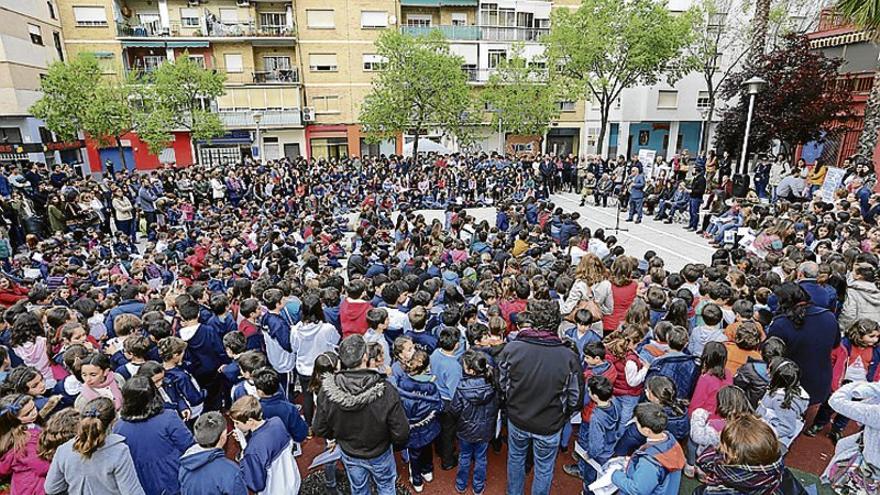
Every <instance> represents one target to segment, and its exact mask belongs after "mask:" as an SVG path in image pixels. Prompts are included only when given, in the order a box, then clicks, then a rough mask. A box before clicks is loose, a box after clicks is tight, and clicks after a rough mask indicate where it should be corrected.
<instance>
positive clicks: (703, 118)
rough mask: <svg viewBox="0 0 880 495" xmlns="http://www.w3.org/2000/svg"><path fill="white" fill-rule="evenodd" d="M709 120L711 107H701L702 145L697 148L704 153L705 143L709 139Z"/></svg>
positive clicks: (700, 152)
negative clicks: (707, 130)
mask: <svg viewBox="0 0 880 495" xmlns="http://www.w3.org/2000/svg"><path fill="white" fill-rule="evenodd" d="M708 120H709V109H708V108H701V109H700V146H699V148H697V150H698V153H699V154H701V155H702V154H703V151H704V150H703V145H704V144H706V143H705V142H706V141H708V139H706V125H707V124H706V121H708Z"/></svg>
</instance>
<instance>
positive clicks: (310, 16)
mask: <svg viewBox="0 0 880 495" xmlns="http://www.w3.org/2000/svg"><path fill="white" fill-rule="evenodd" d="M306 24H307V25H308V26H309V29H335V28H336V20H335V19H334V18H333V11H332V10H306Z"/></svg>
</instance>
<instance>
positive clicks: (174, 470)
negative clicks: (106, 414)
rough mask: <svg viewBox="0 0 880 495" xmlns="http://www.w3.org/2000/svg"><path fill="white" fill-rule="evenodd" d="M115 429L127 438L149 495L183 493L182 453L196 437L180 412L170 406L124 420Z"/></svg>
mask: <svg viewBox="0 0 880 495" xmlns="http://www.w3.org/2000/svg"><path fill="white" fill-rule="evenodd" d="M113 432H114V433H117V434H119V435H122V436H123V437H125V443H126V445H128V449H129V450H130V451H131V458H132V460H133V461H134V469H135V471H137V475H138V479H139V480H140V482H141V486H143V487H144V492H145V493H146V495H168V494H176V493H180V485H179V481H178V472H179V470H180V456H181V454H183V453H184V452H186V449H188V448H189V447H190V446H191V445H192V444H193V437H192V434H191V433H190V432H189V430H188V429H187V428H186V425H184V424H183V421H182V420H181V419H180V417H179V416H178V415H177V413H175V412H174V411H169V410H167V409H166V410H163V411H162V412H161V413H159V414H157V415H156V416H153V417H151V418H148V419H146V420H143V421H129V420H125V419H120V420H119V422H118V423H116V426H114V427H113Z"/></svg>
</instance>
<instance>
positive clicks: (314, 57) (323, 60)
mask: <svg viewBox="0 0 880 495" xmlns="http://www.w3.org/2000/svg"><path fill="white" fill-rule="evenodd" d="M336 68H337V65H336V54H335V53H312V54H310V55H309V70H310V71H312V72H336Z"/></svg>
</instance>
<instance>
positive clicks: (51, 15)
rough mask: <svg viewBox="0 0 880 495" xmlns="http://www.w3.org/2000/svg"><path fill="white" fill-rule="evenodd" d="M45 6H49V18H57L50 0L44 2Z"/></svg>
mask: <svg viewBox="0 0 880 495" xmlns="http://www.w3.org/2000/svg"><path fill="white" fill-rule="evenodd" d="M46 7H49V18H51V19H58V17H56V16H55V6H54V5H52V2H46Z"/></svg>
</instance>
